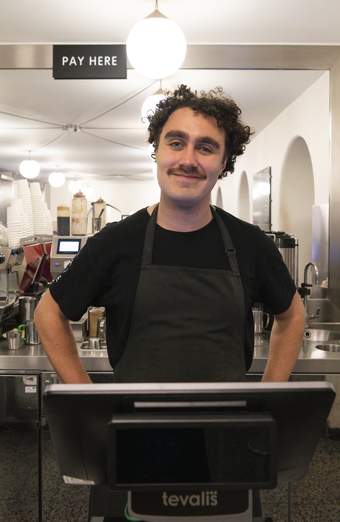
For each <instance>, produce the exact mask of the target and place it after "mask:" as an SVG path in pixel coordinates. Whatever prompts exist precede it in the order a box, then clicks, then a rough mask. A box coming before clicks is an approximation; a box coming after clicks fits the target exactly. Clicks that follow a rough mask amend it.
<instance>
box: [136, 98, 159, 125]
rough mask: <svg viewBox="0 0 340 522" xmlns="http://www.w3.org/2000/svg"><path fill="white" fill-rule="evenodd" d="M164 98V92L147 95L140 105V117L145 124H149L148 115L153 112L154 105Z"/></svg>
mask: <svg viewBox="0 0 340 522" xmlns="http://www.w3.org/2000/svg"><path fill="white" fill-rule="evenodd" d="M164 98H165V94H157V93H156V94H152V95H151V96H148V97H147V98H146V99H145V100H144V102H143V105H142V110H141V119H142V123H143V124H144V125H146V126H148V125H149V120H148V116H152V115H153V114H154V112H155V109H156V105H157V103H159V102H160V101H161V100H163V99H164Z"/></svg>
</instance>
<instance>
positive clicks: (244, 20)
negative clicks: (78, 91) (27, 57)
mask: <svg viewBox="0 0 340 522" xmlns="http://www.w3.org/2000/svg"><path fill="white" fill-rule="evenodd" d="M158 4H159V9H160V10H161V11H162V12H163V13H164V14H165V15H166V16H169V17H170V18H173V19H174V20H175V21H176V22H177V23H179V24H180V25H181V27H182V29H183V31H184V33H185V35H186V38H187V40H188V42H189V43H192V44H194V43H201V44H209V43H210V44H211V43H241V42H242V43H284V42H285V43H340V30H339V27H340V8H339V0H284V1H283V0H237V1H235V0H208V1H207V0H159V3H158ZM154 5H155V0H120V1H118V0H1V17H0V39H1V42H3V43H5V42H6V43H18V42H35V43H43V42H45V43H47V42H55V43H56V42H64V43H71V42H79V43H90V42H93V43H95V42H98V43H99V42H112V43H119V42H125V41H126V37H127V35H128V32H129V30H130V28H131V27H132V25H133V24H134V23H135V22H137V21H138V20H139V19H141V18H143V17H144V16H146V15H147V14H149V13H150V12H151V11H152V10H153V9H154Z"/></svg>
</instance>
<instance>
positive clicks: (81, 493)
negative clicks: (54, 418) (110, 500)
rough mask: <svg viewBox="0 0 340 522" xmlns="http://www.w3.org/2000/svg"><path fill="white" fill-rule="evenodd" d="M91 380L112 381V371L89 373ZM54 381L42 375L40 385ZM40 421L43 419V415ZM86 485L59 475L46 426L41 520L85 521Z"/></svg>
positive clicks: (51, 375) (86, 505)
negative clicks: (72, 482)
mask: <svg viewBox="0 0 340 522" xmlns="http://www.w3.org/2000/svg"><path fill="white" fill-rule="evenodd" d="M90 377H91V379H92V381H93V382H96V383H99V382H102V383H104V382H112V381H113V373H112V372H107V373H106V372H98V373H91V374H90ZM56 382H57V377H56V375H55V374H48V373H46V374H43V375H42V388H43V389H44V387H45V386H46V385H47V384H52V383H56ZM43 422H44V424H45V423H46V418H45V416H44V414H43ZM89 494H90V488H89V486H70V485H69V484H65V483H64V482H63V479H62V477H61V475H60V471H59V468H58V463H57V460H56V457H55V453H54V448H53V443H52V440H51V437H50V433H49V430H48V426H47V425H45V426H44V427H43V430H42V512H43V520H44V521H45V520H46V521H48V522H60V521H61V520H67V521H68V520H70V521H71V520H72V521H73V520H74V521H77V522H87V520H88V509H89Z"/></svg>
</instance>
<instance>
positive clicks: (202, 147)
mask: <svg viewBox="0 0 340 522" xmlns="http://www.w3.org/2000/svg"><path fill="white" fill-rule="evenodd" d="M198 150H200V151H201V152H203V153H204V154H212V153H213V152H214V150H213V148H212V147H209V145H199V146H198Z"/></svg>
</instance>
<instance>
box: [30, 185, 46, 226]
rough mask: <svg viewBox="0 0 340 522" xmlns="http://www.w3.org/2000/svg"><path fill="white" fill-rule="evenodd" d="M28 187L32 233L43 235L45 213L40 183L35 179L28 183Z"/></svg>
mask: <svg viewBox="0 0 340 522" xmlns="http://www.w3.org/2000/svg"><path fill="white" fill-rule="evenodd" d="M30 189H31V199H32V212H33V227H34V235H35V236H38V235H43V234H45V219H46V213H45V207H44V203H45V202H44V198H43V195H42V192H41V188H40V183H38V182H36V181H35V182H33V183H30Z"/></svg>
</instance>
